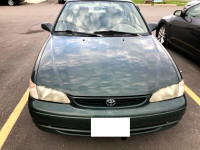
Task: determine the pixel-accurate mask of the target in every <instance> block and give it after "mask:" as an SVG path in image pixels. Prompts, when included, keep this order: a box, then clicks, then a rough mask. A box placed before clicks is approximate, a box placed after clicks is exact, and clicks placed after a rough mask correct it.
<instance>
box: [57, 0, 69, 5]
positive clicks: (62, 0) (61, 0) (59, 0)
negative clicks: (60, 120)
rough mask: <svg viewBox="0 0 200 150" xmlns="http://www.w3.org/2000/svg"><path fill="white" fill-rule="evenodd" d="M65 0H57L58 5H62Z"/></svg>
mask: <svg viewBox="0 0 200 150" xmlns="http://www.w3.org/2000/svg"><path fill="white" fill-rule="evenodd" d="M66 1H67V0H58V3H59V4H64V3H65V2H66Z"/></svg>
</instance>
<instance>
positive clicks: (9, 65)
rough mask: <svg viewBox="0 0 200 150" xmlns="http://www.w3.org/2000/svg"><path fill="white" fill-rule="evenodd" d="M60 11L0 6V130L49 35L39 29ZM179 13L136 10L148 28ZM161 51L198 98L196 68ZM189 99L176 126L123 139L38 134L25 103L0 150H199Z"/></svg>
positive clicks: (47, 6) (198, 112)
mask: <svg viewBox="0 0 200 150" xmlns="http://www.w3.org/2000/svg"><path fill="white" fill-rule="evenodd" d="M62 6H63V5H60V4H58V3H56V1H55V0H49V1H47V2H43V3H40V4H27V3H23V4H21V5H18V6H15V7H9V6H0V85H1V86H0V128H3V126H4V125H5V123H6V121H7V119H8V118H9V116H10V114H11V113H12V111H13V110H14V109H15V107H16V105H17V104H18V102H19V101H20V99H21V98H22V96H23V94H24V93H25V91H26V90H27V88H28V81H29V78H30V75H31V72H32V68H33V65H34V63H35V60H36V58H37V55H38V54H39V52H40V50H41V48H42V46H43V44H44V42H45V40H46V38H47V36H48V34H49V33H48V32H46V31H44V30H42V29H41V27H40V24H41V23H42V22H50V23H54V21H55V19H56V17H57V15H58V13H59V11H60V10H61V8H62ZM182 8H183V7H169V6H167V7H165V6H140V9H141V12H142V14H143V16H144V18H145V19H146V21H147V22H148V23H150V22H158V21H159V20H160V18H162V17H163V16H166V15H169V14H171V13H173V12H174V11H175V10H179V9H182ZM167 50H168V52H169V53H170V55H171V57H172V58H173V59H174V60H175V62H176V64H177V65H178V67H179V69H180V70H181V72H182V75H183V78H184V81H185V84H186V85H187V87H189V88H190V89H191V90H192V91H193V92H194V93H195V94H196V95H197V96H198V97H200V65H199V64H197V62H195V61H193V60H192V59H191V58H189V57H187V56H185V55H184V54H182V53H181V52H179V51H178V50H176V49H174V48H171V47H170V48H167ZM190 96H191V95H190ZM190 96H189V95H188V94H186V98H187V104H188V107H187V110H186V113H185V115H184V116H183V119H182V120H181V121H180V123H179V124H178V125H177V126H175V127H173V128H171V129H169V130H165V131H162V132H157V133H152V134H145V135H137V136H132V137H130V138H128V139H127V140H122V139H121V138H90V137H76V136H63V135H55V134H50V133H46V132H43V131H41V130H39V129H38V128H37V127H35V125H34V124H33V122H32V120H31V117H30V115H29V112H28V107H27V104H26V105H25V107H24V108H23V110H22V113H21V114H20V116H19V118H17V122H16V123H15V125H14V127H13V128H12V130H11V132H10V134H9V135H8V137H7V140H6V141H5V143H4V144H3V147H2V149H3V150H27V149H31V150H32V149H33V150H36V149H37V150H46V149H48V150H55V149H56V150H62V149H69V150H71V149H72V150H82V149H83V150H90V149H91V150H94V149H95V150H102V149H105V150H110V149H113V150H123V149H125V150H129V149H130V150H134V149H135V150H139V149H144V150H172V149H176V150H179V149H181V150H199V149H200V119H199V118H200V105H198V104H197V103H196V102H195V101H194V99H193V98H191V97H190ZM16 117H17V116H16ZM1 138H2V137H1ZM3 138H4V137H3ZM0 140H2V139H0Z"/></svg>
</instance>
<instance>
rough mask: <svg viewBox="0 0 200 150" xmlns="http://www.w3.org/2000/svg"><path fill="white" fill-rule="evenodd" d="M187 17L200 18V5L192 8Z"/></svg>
mask: <svg viewBox="0 0 200 150" xmlns="http://www.w3.org/2000/svg"><path fill="white" fill-rule="evenodd" d="M186 15H187V16H188V17H200V4H199V5H197V6H195V7H192V8H190V9H189V10H188V11H187V12H186Z"/></svg>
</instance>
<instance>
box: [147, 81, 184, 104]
mask: <svg viewBox="0 0 200 150" xmlns="http://www.w3.org/2000/svg"><path fill="white" fill-rule="evenodd" d="M183 94H184V81H183V80H182V81H181V82H179V83H177V84H174V85H171V86H168V87H166V88H162V89H160V90H158V91H156V92H155V93H153V95H152V96H151V98H150V102H159V101H164V100H169V99H173V98H176V97H180V96H182V95H183Z"/></svg>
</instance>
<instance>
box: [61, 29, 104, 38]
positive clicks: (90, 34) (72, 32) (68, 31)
mask: <svg viewBox="0 0 200 150" xmlns="http://www.w3.org/2000/svg"><path fill="white" fill-rule="evenodd" d="M65 32H66V33H67V34H71V35H84V36H95V37H99V36H100V35H98V34H95V33H86V32H77V31H72V30H66V31H65Z"/></svg>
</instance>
